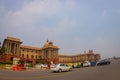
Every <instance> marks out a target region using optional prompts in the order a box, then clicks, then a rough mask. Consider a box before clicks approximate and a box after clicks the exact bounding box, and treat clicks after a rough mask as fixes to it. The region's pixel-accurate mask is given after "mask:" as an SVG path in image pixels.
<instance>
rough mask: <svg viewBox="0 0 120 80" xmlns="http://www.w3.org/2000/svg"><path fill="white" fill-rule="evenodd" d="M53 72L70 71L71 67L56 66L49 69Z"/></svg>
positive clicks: (65, 65) (64, 65)
mask: <svg viewBox="0 0 120 80" xmlns="http://www.w3.org/2000/svg"><path fill="white" fill-rule="evenodd" d="M51 70H52V71H53V72H62V71H71V70H72V67H71V66H68V65H67V64H57V65H55V66H54V67H53V66H52V67H51Z"/></svg>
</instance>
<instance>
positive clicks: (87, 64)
mask: <svg viewBox="0 0 120 80" xmlns="http://www.w3.org/2000/svg"><path fill="white" fill-rule="evenodd" d="M89 66H91V63H90V62H89V61H84V62H83V67H89Z"/></svg>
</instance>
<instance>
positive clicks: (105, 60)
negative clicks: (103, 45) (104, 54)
mask: <svg viewBox="0 0 120 80" xmlns="http://www.w3.org/2000/svg"><path fill="white" fill-rule="evenodd" d="M110 63H111V62H110V60H107V59H104V60H101V61H98V63H97V65H98V66H101V65H107V64H110Z"/></svg>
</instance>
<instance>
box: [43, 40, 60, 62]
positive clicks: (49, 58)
mask: <svg viewBox="0 0 120 80" xmlns="http://www.w3.org/2000/svg"><path fill="white" fill-rule="evenodd" d="M58 50H59V48H58V47H57V46H55V45H53V42H51V41H49V40H47V41H46V43H45V44H44V45H43V47H42V48H41V52H42V59H44V61H45V63H58V62H59V60H58V57H59V56H58Z"/></svg>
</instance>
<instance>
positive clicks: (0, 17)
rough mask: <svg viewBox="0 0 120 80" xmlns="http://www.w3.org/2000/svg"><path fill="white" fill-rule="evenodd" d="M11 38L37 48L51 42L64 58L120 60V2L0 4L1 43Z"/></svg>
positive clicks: (21, 0) (20, 0)
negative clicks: (87, 53)
mask: <svg viewBox="0 0 120 80" xmlns="http://www.w3.org/2000/svg"><path fill="white" fill-rule="evenodd" d="M7 36H11V37H15V38H20V39H21V41H22V42H23V44H24V45H28V46H34V47H42V46H43V45H44V43H45V42H46V40H47V39H48V40H50V41H52V42H53V43H54V44H55V45H57V46H58V47H59V48H60V51H59V53H60V54H72V55H74V54H80V53H83V52H84V51H88V50H90V49H92V50H94V51H95V53H100V54H101V55H102V57H103V58H107V57H112V56H120V0H0V41H1V42H2V43H3V40H4V39H5V38H6V37H7Z"/></svg>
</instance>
